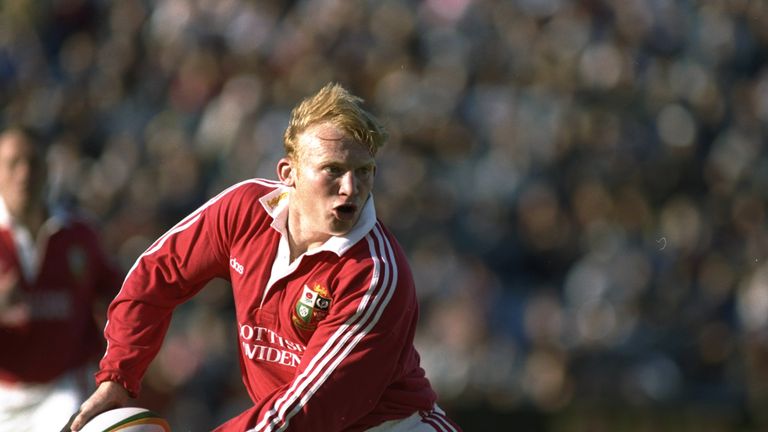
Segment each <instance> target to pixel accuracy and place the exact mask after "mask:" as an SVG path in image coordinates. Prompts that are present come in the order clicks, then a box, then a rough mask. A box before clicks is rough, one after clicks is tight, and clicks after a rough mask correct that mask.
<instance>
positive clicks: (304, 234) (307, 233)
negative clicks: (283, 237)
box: [287, 213, 328, 262]
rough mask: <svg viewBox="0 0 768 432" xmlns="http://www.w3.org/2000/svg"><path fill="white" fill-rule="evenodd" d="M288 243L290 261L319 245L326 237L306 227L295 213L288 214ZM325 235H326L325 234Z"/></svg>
mask: <svg viewBox="0 0 768 432" xmlns="http://www.w3.org/2000/svg"><path fill="white" fill-rule="evenodd" d="M287 230H288V245H289V247H290V249H291V262H293V261H294V260H296V258H298V257H300V256H301V255H303V254H304V253H305V252H307V251H308V250H310V249H313V248H316V247H319V246H321V245H322V244H323V243H325V241H326V240H328V238H322V236H318V235H317V234H316V233H314V232H312V231H311V230H308V229H306V227H305V226H304V224H302V221H301V218H300V217H297V215H296V214H295V213H293V214H289V216H288V226H287ZM326 237H327V236H326Z"/></svg>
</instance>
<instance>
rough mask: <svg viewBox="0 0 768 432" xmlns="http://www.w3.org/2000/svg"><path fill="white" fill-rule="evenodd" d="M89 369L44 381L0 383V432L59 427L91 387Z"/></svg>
mask: <svg viewBox="0 0 768 432" xmlns="http://www.w3.org/2000/svg"><path fill="white" fill-rule="evenodd" d="M90 372H91V370H90V369H88V370H87V371H86V370H84V369H79V370H77V371H75V372H69V373H67V374H65V375H63V376H62V377H61V378H59V379H57V380H56V381H52V382H50V383H45V384H23V383H21V384H3V383H0V432H51V431H54V432H56V431H59V430H61V428H63V427H64V425H65V424H67V422H68V421H69V418H70V417H71V416H72V414H74V413H75V412H76V411H77V410H78V409H80V404H81V403H83V400H84V397H85V396H86V395H87V394H89V390H92V387H93V385H91V384H90V382H92V381H93V379H92V378H91V375H90V374H89V373H90ZM86 386H88V387H91V388H86Z"/></svg>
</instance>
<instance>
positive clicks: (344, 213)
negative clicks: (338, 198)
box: [333, 204, 357, 220]
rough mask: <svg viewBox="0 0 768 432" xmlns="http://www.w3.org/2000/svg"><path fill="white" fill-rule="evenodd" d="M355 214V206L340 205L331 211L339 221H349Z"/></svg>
mask: <svg viewBox="0 0 768 432" xmlns="http://www.w3.org/2000/svg"><path fill="white" fill-rule="evenodd" d="M355 213H357V206H356V205H354V204H342V205H340V206H337V207H335V208H334V209H333V214H334V215H335V216H336V218H337V219H340V220H350V219H352V218H353V217H355Z"/></svg>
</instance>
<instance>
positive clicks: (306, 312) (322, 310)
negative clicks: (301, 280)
mask: <svg viewBox="0 0 768 432" xmlns="http://www.w3.org/2000/svg"><path fill="white" fill-rule="evenodd" d="M330 307H331V295H330V293H329V292H328V290H327V289H326V288H324V287H323V286H322V285H320V284H314V286H313V287H312V288H310V287H309V285H304V289H303V291H302V293H301V296H299V300H298V301H297V302H296V306H295V307H294V308H293V313H292V315H291V321H293V325H294V326H296V328H297V329H299V330H303V331H314V330H315V329H316V328H317V324H318V323H319V322H320V321H321V320H322V319H323V318H325V316H326V315H328V309H329V308H330Z"/></svg>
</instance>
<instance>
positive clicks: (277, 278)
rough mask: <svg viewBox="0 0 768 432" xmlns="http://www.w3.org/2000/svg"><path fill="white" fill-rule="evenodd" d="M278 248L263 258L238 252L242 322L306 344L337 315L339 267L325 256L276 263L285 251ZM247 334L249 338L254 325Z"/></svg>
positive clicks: (235, 285) (235, 269)
mask: <svg viewBox="0 0 768 432" xmlns="http://www.w3.org/2000/svg"><path fill="white" fill-rule="evenodd" d="M272 246H274V247H273V248H271V249H269V253H266V254H264V255H262V256H261V259H258V257H256V258H254V257H251V256H250V255H249V254H245V253H242V252H240V253H238V252H237V250H235V249H233V251H232V252H233V253H232V256H231V257H230V275H231V282H232V289H233V293H234V296H235V304H236V309H237V316H238V322H239V323H240V324H241V326H242V325H245V326H253V327H254V329H255V332H258V329H260V328H264V329H268V330H269V331H274V332H277V334H279V335H281V336H282V337H285V338H289V339H292V340H295V341H296V342H297V343H302V344H304V343H306V342H307V341H308V340H309V338H310V337H311V336H312V334H313V333H314V331H315V330H316V329H317V327H318V325H320V323H321V322H322V321H323V320H324V319H325V318H326V317H327V316H328V314H329V313H331V312H332V311H333V308H334V304H335V302H334V298H333V290H334V283H335V282H334V281H335V276H334V275H335V265H334V264H333V263H332V262H329V261H328V260H327V259H323V258H324V257H323V256H305V257H302V258H301V259H300V260H297V261H295V262H291V263H279V262H277V263H276V262H275V260H279V259H280V256H279V255H280V253H281V251H280V250H279V249H280V248H279V246H278V245H276V244H275V245H272ZM263 252H265V251H264V250H262V253H263ZM262 331H267V330H262ZM245 332H246V336H247V334H248V333H249V332H250V330H248V327H246V330H245ZM241 336H242V335H241Z"/></svg>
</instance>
